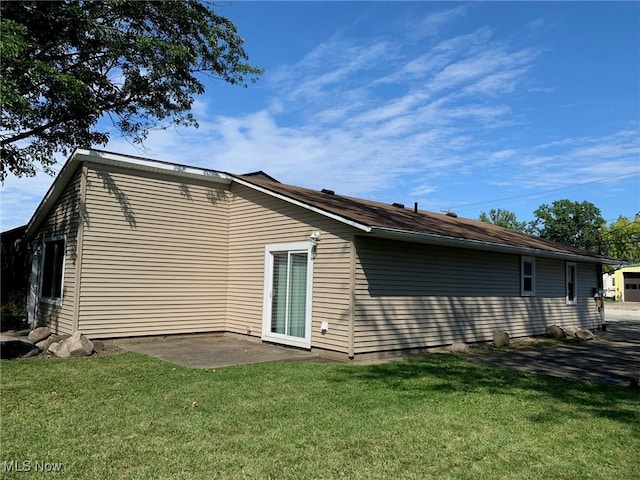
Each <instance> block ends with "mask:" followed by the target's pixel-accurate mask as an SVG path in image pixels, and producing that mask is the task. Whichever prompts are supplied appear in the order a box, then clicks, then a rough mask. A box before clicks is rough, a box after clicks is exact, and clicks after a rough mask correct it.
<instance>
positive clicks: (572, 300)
mask: <svg viewBox="0 0 640 480" xmlns="http://www.w3.org/2000/svg"><path fill="white" fill-rule="evenodd" d="M566 272H567V273H566V283H567V305H575V304H576V303H578V296H577V295H578V292H577V290H576V264H575V263H567V267H566Z"/></svg>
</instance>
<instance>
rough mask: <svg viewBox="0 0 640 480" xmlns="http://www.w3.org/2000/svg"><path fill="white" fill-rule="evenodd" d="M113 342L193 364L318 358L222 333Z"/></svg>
mask: <svg viewBox="0 0 640 480" xmlns="http://www.w3.org/2000/svg"><path fill="white" fill-rule="evenodd" d="M117 345H118V347H120V348H121V349H122V350H127V351H131V352H137V353H143V354H145V355H150V356H152V357H156V358H160V359H162V360H167V361H169V362H173V363H176V364H178V365H182V366H184V367H193V368H219V367H228V366H231V365H245V364H250V363H263V362H282V361H293V360H313V359H317V358H319V356H318V355H317V354H313V353H311V352H308V351H305V350H299V349H296V348H289V347H283V346H279V345H272V344H268V343H260V342H257V341H252V340H245V339H243V338H236V337H232V336H226V335H225V336H222V335H181V336H167V337H159V338H153V339H146V340H145V341H140V340H123V341H121V342H118V343H117Z"/></svg>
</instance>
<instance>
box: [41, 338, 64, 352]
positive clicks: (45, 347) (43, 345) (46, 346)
mask: <svg viewBox="0 0 640 480" xmlns="http://www.w3.org/2000/svg"><path fill="white" fill-rule="evenodd" d="M59 340H60V339H59V338H58V337H56V336H54V335H51V336H49V337H47V338H46V339H44V340H42V341H40V342H38V343H36V347H38V348H39V349H40V350H42V351H43V352H46V351H47V350H49V346H50V345H51V344H52V343H55V342H58V341H59Z"/></svg>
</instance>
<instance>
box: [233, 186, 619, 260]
mask: <svg viewBox="0 0 640 480" xmlns="http://www.w3.org/2000/svg"><path fill="white" fill-rule="evenodd" d="M235 177H236V178H238V179H241V180H243V181H245V182H248V183H251V184H253V185H255V186H257V187H260V188H262V189H265V190H268V191H270V192H273V193H275V194H278V195H281V196H284V197H287V198H289V199H291V200H294V201H297V202H301V203H303V204H305V205H308V206H310V207H314V208H315V209H319V210H321V211H323V212H327V213H329V214H332V215H334V216H338V217H341V218H344V219H346V220H349V221H351V222H355V223H357V224H360V225H362V226H365V227H369V229H370V230H371V232H372V233H373V234H378V235H383V234H386V235H383V236H394V234H395V235H397V236H398V237H402V236H404V237H406V239H407V240H411V237H412V236H413V237H415V238H414V240H417V239H418V238H419V237H420V236H422V237H424V239H423V240H424V241H428V239H429V238H430V239H431V240H433V241H436V240H438V239H441V240H452V241H456V240H457V241H459V242H462V243H466V244H467V246H468V247H470V248H480V249H491V247H493V248H498V249H500V247H506V248H507V249H509V248H510V249H517V250H522V251H532V254H533V253H536V252H538V253H540V252H544V253H547V254H549V255H551V256H567V257H582V258H583V259H585V260H587V259H588V260H589V261H593V262H600V261H602V262H604V263H614V262H616V260H614V259H611V258H607V257H605V256H602V255H599V254H597V253H593V252H588V251H586V250H581V249H578V248H573V247H570V246H567V245H563V244H560V243H556V242H552V241H550V240H546V239H543V238H540V237H536V236H532V235H527V234H524V233H520V232H516V231H513V230H509V229H507V228H503V227H499V226H496V225H493V224H490V223H485V222H482V221H480V220H471V219H468V218H461V217H451V216H449V215H445V214H439V213H432V212H426V211H421V210H419V211H418V212H417V213H415V212H414V210H413V209H407V208H399V207H397V206H393V205H387V204H384V203H380V202H373V201H370V200H364V199H360V198H353V197H347V196H343V195H335V194H331V193H323V192H321V191H316V190H310V189H306V188H302V187H296V186H293V185H286V184H282V183H273V182H269V181H265V180H260V179H258V178H252V177H246V176H243V175H237V176H235Z"/></svg>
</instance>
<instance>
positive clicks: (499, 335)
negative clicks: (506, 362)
mask: <svg viewBox="0 0 640 480" xmlns="http://www.w3.org/2000/svg"><path fill="white" fill-rule="evenodd" d="M493 344H494V345H495V346H496V347H506V346H508V345H509V333H508V332H500V331H497V330H496V331H494V332H493Z"/></svg>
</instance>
